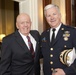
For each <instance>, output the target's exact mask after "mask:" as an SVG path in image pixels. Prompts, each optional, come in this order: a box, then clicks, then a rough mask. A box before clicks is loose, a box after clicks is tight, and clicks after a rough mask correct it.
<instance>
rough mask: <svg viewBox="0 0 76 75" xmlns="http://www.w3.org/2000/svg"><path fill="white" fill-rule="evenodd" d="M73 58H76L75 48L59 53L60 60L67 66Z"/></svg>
mask: <svg viewBox="0 0 76 75" xmlns="http://www.w3.org/2000/svg"><path fill="white" fill-rule="evenodd" d="M75 59H76V53H75V48H73V49H67V50H63V51H62V52H61V54H60V61H61V62H62V63H63V64H65V65H67V66H70V65H71V64H72V63H73V62H74V60H75Z"/></svg>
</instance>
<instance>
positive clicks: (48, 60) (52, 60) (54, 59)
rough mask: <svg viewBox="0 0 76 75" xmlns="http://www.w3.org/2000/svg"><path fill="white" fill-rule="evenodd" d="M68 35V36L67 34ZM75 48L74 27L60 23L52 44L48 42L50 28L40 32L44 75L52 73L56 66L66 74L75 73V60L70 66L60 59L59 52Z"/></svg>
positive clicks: (75, 31)
mask: <svg viewBox="0 0 76 75" xmlns="http://www.w3.org/2000/svg"><path fill="white" fill-rule="evenodd" d="M67 35H69V36H67ZM73 47H75V48H76V29H75V28H73V27H70V26H66V25H63V24H62V25H61V27H60V29H59V31H58V33H57V36H56V39H55V40H54V42H53V44H51V43H50V29H48V30H46V31H44V32H43V33H42V34H41V55H40V56H42V57H43V71H44V75H52V71H53V70H54V69H56V68H61V69H63V70H64V72H65V73H66V75H76V60H75V61H74V62H73V64H72V65H71V66H67V65H65V64H63V63H62V62H61V61H60V53H61V52H62V51H63V50H65V49H72V48H73Z"/></svg>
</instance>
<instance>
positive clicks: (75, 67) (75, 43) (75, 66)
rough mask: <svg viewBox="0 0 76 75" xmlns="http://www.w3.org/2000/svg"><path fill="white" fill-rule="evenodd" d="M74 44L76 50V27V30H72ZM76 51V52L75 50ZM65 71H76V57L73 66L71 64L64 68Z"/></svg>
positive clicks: (67, 72)
mask: <svg viewBox="0 0 76 75" xmlns="http://www.w3.org/2000/svg"><path fill="white" fill-rule="evenodd" d="M72 32H73V34H72V38H71V40H72V45H73V47H75V51H76V29H74V31H72ZM75 53H76V52H75ZM64 72H65V73H66V75H67V74H71V73H76V59H75V60H74V62H73V64H72V65H71V66H69V67H68V68H66V69H64Z"/></svg>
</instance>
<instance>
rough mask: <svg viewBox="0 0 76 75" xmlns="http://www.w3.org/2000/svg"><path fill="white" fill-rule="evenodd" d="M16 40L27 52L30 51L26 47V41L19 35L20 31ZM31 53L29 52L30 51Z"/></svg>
mask: <svg viewBox="0 0 76 75" xmlns="http://www.w3.org/2000/svg"><path fill="white" fill-rule="evenodd" d="M15 38H16V41H17V43H18V44H19V45H20V46H21V47H22V48H23V49H24V50H25V49H26V50H28V47H27V46H26V44H25V42H24V40H23V39H22V37H21V35H20V34H19V32H18V31H16V32H15ZM28 51H29V50H28Z"/></svg>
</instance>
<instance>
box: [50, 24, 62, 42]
mask: <svg viewBox="0 0 76 75" xmlns="http://www.w3.org/2000/svg"><path fill="white" fill-rule="evenodd" d="M60 27H61V24H60V25H59V26H58V27H57V28H55V29H56V30H55V38H56V36H57V33H58V31H59V29H60ZM52 29H53V28H51V29H50V41H51V39H52V34H53V31H52Z"/></svg>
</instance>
